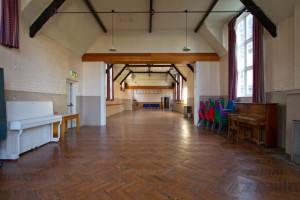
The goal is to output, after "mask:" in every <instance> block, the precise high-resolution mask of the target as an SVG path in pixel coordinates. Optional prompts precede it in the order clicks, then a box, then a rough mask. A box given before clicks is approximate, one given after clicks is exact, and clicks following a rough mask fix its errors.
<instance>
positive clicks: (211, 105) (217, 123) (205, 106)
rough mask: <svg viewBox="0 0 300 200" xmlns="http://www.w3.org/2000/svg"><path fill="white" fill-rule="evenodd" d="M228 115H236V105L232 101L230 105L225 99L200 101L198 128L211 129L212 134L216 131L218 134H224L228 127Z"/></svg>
mask: <svg viewBox="0 0 300 200" xmlns="http://www.w3.org/2000/svg"><path fill="white" fill-rule="evenodd" d="M228 113H235V103H234V101H232V100H230V101H228V103H227V102H226V100H224V99H210V100H208V101H200V107H199V110H198V115H199V121H198V124H197V125H198V126H200V127H206V130H208V129H209V128H210V130H211V132H213V131H214V130H215V129H216V130H218V133H220V132H223V131H224V130H225V129H226V128H227V127H228Z"/></svg>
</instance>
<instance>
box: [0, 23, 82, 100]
mask: <svg viewBox="0 0 300 200" xmlns="http://www.w3.org/2000/svg"><path fill="white" fill-rule="evenodd" d="M28 35H29V34H28V27H26V26H25V24H23V22H22V19H21V20H20V49H8V48H5V47H3V46H1V47H0V67H3V68H4V73H5V89H6V90H18V91H28V92H41V93H53V94H66V79H72V78H71V77H70V75H69V71H70V70H74V71H77V72H78V77H77V78H76V79H74V80H75V81H79V82H80V80H81V75H82V72H81V70H82V62H81V57H80V56H78V55H75V54H74V53H72V52H71V51H69V50H67V49H65V48H63V47H62V46H60V45H58V44H57V43H55V42H53V41H51V40H49V39H47V38H46V37H44V36H42V35H40V34H39V33H38V34H37V35H36V36H35V37H34V38H30V37H29V36H28ZM80 91H81V87H80V84H79V87H78V88H77V95H79V94H80V93H81V92H80Z"/></svg>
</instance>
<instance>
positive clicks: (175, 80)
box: [168, 71, 179, 84]
mask: <svg viewBox="0 0 300 200" xmlns="http://www.w3.org/2000/svg"><path fill="white" fill-rule="evenodd" d="M168 74H169V75H170V76H171V77H172V79H173V80H174V81H175V82H176V83H177V84H179V82H178V81H177V80H176V78H175V77H174V76H173V74H171V72H170V71H168Z"/></svg>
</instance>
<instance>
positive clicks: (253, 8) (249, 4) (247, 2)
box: [240, 0, 277, 37]
mask: <svg viewBox="0 0 300 200" xmlns="http://www.w3.org/2000/svg"><path fill="white" fill-rule="evenodd" d="M240 1H241V2H242V3H243V4H244V6H245V7H246V8H247V10H249V11H250V13H251V14H252V15H254V16H255V17H256V18H257V19H258V20H259V21H260V22H261V24H262V25H263V26H264V27H265V29H267V30H268V31H269V33H270V34H271V35H272V36H273V37H277V29H276V25H275V24H274V23H273V22H272V21H271V20H270V19H269V18H268V17H267V16H266V15H265V13H264V12H263V11H262V10H261V9H260V8H259V7H258V6H257V5H256V4H255V3H254V2H253V1H252V0H240Z"/></svg>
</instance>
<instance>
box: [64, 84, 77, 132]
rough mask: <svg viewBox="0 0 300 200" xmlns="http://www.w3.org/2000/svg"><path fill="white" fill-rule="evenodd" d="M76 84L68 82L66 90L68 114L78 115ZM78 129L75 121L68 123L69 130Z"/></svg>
mask: <svg viewBox="0 0 300 200" xmlns="http://www.w3.org/2000/svg"><path fill="white" fill-rule="evenodd" d="M75 86H76V82H74V81H71V80H67V83H66V90H67V101H68V102H67V110H68V111H67V112H68V114H74V113H76V89H75V88H76V87H75ZM74 127H76V121H75V120H69V121H68V128H74Z"/></svg>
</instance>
